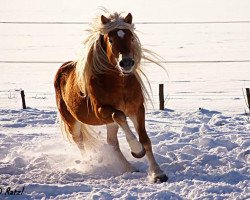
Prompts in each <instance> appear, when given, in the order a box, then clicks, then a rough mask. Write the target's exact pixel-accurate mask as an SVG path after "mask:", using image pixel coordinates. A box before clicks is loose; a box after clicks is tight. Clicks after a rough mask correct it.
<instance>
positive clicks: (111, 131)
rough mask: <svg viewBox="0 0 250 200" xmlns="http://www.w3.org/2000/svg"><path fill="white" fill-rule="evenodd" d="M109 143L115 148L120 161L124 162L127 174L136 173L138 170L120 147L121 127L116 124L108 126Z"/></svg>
mask: <svg viewBox="0 0 250 200" xmlns="http://www.w3.org/2000/svg"><path fill="white" fill-rule="evenodd" d="M106 126H107V143H108V144H109V145H111V146H113V147H114V150H115V153H116V154H117V156H118V158H119V160H120V161H122V163H123V165H124V168H125V170H126V171H127V172H134V171H136V168H135V167H133V166H132V165H131V164H130V163H129V162H128V161H127V159H126V158H125V157H124V155H123V154H122V152H121V150H120V147H119V141H118V138H117V132H118V128H119V126H118V125H117V124H116V123H111V124H107V125H106Z"/></svg>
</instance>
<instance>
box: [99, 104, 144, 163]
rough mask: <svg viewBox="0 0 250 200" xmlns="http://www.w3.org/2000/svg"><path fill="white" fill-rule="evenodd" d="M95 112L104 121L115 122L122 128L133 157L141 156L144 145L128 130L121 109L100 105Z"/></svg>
mask: <svg viewBox="0 0 250 200" xmlns="http://www.w3.org/2000/svg"><path fill="white" fill-rule="evenodd" d="M96 114H97V116H98V118H99V119H101V120H102V121H103V122H104V123H106V124H108V123H112V122H116V123H117V124H118V125H119V126H120V127H121V128H122V129H123V131H124V133H125V135H126V139H127V142H128V144H129V146H130V149H131V153H132V155H133V156H134V157H136V158H142V157H143V156H144V155H145V149H144V147H143V146H142V144H141V143H140V142H139V141H138V140H137V138H136V136H135V135H134V134H133V133H132V131H131V130H130V128H129V126H128V122H127V119H126V116H125V114H124V113H123V112H122V111H120V110H116V109H114V108H112V107H111V106H100V107H98V108H97V109H96Z"/></svg>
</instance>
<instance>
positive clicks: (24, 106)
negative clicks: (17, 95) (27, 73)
mask: <svg viewBox="0 0 250 200" xmlns="http://www.w3.org/2000/svg"><path fill="white" fill-rule="evenodd" d="M21 97H22V104H23V109H26V103H25V94H24V90H21Z"/></svg>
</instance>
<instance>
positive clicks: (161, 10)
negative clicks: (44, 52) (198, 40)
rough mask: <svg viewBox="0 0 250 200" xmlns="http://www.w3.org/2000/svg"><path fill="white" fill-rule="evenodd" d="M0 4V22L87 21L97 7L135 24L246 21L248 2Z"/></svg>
mask: <svg viewBox="0 0 250 200" xmlns="http://www.w3.org/2000/svg"><path fill="white" fill-rule="evenodd" d="M72 2H73V3H72ZM0 5H1V8H0V20H1V21H89V20H90V19H91V18H92V17H93V16H94V15H95V13H97V12H98V7H100V6H105V7H106V8H107V9H109V10H110V11H111V12H113V11H118V12H120V11H125V12H131V13H133V15H134V18H135V20H136V21H216V20H221V21H225V20H250V1H249V0H210V1H202V0H98V1H97V0H91V1H86V0H73V1H69V0H21V1H20V0H11V1H10V0H0Z"/></svg>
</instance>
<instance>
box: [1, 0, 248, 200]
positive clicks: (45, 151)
mask: <svg viewBox="0 0 250 200" xmlns="http://www.w3.org/2000/svg"><path fill="white" fill-rule="evenodd" d="M51 2H52V1H51V0H43V1H42V0H39V1H31V0H23V1H18V0H13V1H11V2H10V1H5V0H0V4H1V8H0V21H78V22H81V21H90V19H91V17H93V16H94V14H93V13H95V12H96V10H97V9H96V8H97V7H98V6H101V5H104V6H105V7H107V8H109V9H111V10H118V11H122V10H125V11H130V12H132V14H133V15H134V19H135V21H137V22H166V21H172V22H173V21H210V22H211V21H230V20H232V21H244V20H249V19H250V15H249V8H250V3H249V1H248V0H242V1H240V3H239V2H236V1H233V0H217V1H216V2H215V1H209V0H207V1H199V0H190V1H174V2H173V1H170V0H166V1H162V0H159V1H147V2H145V1H142V0H138V1H137V3H134V1H121V2H119V4H117V3H116V2H117V1H114V0H111V1H109V3H107V1H98V2H95V1H93V2H88V7H87V6H86V3H84V1H82V0H76V1H74V4H72V2H71V1H66V0H65V1H64V0H62V1H53V3H51ZM59 2H60V3H59ZM155 2H157V3H155ZM107 4H108V5H107ZM141 5H143V8H142V7H141ZM90 13H91V14H90ZM145 13H146V14H145ZM136 27H137V29H138V31H141V32H139V33H138V34H139V36H140V38H141V40H142V43H143V44H145V45H146V46H147V47H148V48H151V49H153V50H155V51H156V52H158V53H159V54H161V55H162V56H163V57H164V58H165V59H166V60H170V61H171V60H172V61H178V60H179V61H181V60H186V61H188V60H191V61H192V60H249V59H250V55H249V52H250V24H248V23H236V24H185V25H183V24H182V25H180V24H167V25H166V24H165V25H159V24H158V25H154V24H151V25H149V24H137V25H136ZM85 28H87V26H86V25H79V24H75V25H55V24H52V25H48V24H43V25H41V24H40V25H37V24H35V25H34V24H33V25H31V24H29V25H27V24H2V23H1V24H0V30H1V33H0V41H1V42H0V50H1V53H0V61H4V60H17V61H59V62H60V61H67V60H70V59H74V58H75V52H76V51H77V49H78V45H79V43H80V41H82V39H83V38H84V36H85V32H84V31H83V30H84V29H85ZM59 65H60V64H57V63H52V64H27V63H26V64H25V63H23V64H20V63H17V64H13V63H0V69H1V73H0V199H1V200H2V199H115V198H116V199H138V198H140V199H218V200H220V199H238V200H241V199H250V189H249V188H250V168H249V166H250V119H249V116H247V115H245V110H246V104H245V101H244V97H243V95H242V88H245V87H250V78H249V74H250V68H249V63H189V64H185V63H182V64H180V63H178V64H168V65H167V71H168V74H169V77H167V76H166V75H165V74H164V73H163V72H162V71H161V70H160V69H157V68H154V67H153V66H147V67H146V71H147V74H148V76H149V79H150V82H151V85H152V88H153V100H154V106H155V109H153V108H152V107H150V106H149V109H148V111H147V114H146V128H147V131H148V134H149V136H150V138H151V140H152V143H153V149H154V152H155V156H156V159H157V161H158V163H159V164H160V166H161V168H162V169H163V170H164V171H165V172H166V174H167V175H168V177H169V181H168V182H167V183H161V184H152V183H150V182H149V181H148V180H147V164H146V163H147V162H146V160H145V159H144V158H143V159H135V158H133V157H132V156H131V155H130V151H129V147H128V145H127V142H126V140H125V137H124V134H123V133H122V132H121V131H120V132H119V140H120V143H121V148H122V151H123V153H124V154H125V155H126V157H127V158H128V159H129V161H131V162H132V163H133V164H134V165H135V166H136V167H137V168H138V169H139V171H140V172H136V173H123V172H122V171H121V170H120V167H119V166H120V165H121V163H120V162H119V161H118V160H117V159H115V157H114V155H113V154H112V148H111V147H109V146H107V145H106V144H105V130H104V129H103V127H101V128H100V129H99V132H100V134H99V135H98V138H99V139H100V140H102V141H103V146H101V147H100V149H99V150H97V151H96V152H95V154H94V153H92V154H90V155H88V156H87V155H85V156H84V157H82V156H81V154H80V152H79V151H78V149H77V148H76V146H75V145H73V144H71V143H69V142H68V141H66V139H64V137H63V135H62V134H61V132H60V127H59V124H58V121H57V111H56V106H55V101H54V90H53V77H54V75H55V72H56V70H57V68H58V67H59ZM159 83H164V84H165V95H166V97H167V101H166V108H168V109H166V110H165V111H158V110H157V108H158V96H157V94H158V84H159ZM20 88H22V89H24V90H25V94H26V101H27V106H28V109H27V110H22V109H20V107H21V100H20V94H19V90H20ZM107 155H108V156H107ZM8 187H11V189H12V190H14V189H18V190H22V188H23V187H24V191H23V194H22V195H21V196H15V198H14V197H13V196H8V195H4V193H5V191H6V189H7V188H8Z"/></svg>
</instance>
